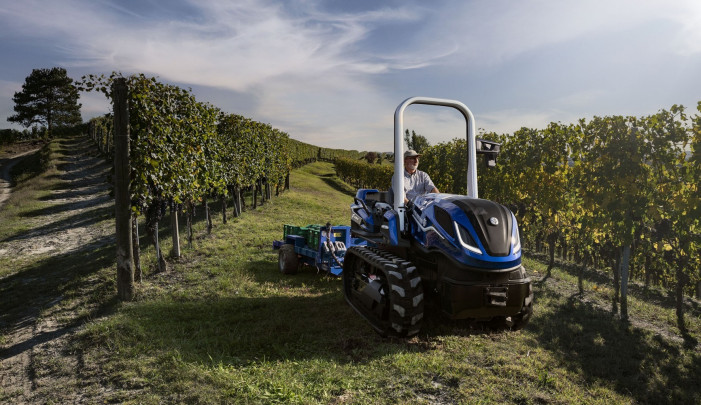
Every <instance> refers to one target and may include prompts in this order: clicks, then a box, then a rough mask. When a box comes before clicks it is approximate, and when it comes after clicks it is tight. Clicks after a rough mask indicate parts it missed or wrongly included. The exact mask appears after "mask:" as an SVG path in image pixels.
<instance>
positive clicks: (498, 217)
mask: <svg viewBox="0 0 701 405" xmlns="http://www.w3.org/2000/svg"><path fill="white" fill-rule="evenodd" d="M451 202H452V203H453V204H455V205H457V206H458V207H459V208H460V209H461V210H462V211H463V212H464V213H465V214H466V215H467V217H468V218H469V219H470V223H471V224H472V226H473V227H474V228H475V231H476V232H477V236H479V238H480V240H481V241H482V244H483V245H484V247H485V249H486V250H487V254H489V255H490V256H508V255H509V252H510V251H511V230H512V227H513V223H512V222H513V221H512V218H511V211H509V209H508V208H506V207H504V206H503V205H501V204H498V203H495V202H493V201H489V200H482V199H478V198H469V197H459V198H456V199H453V200H451Z"/></svg>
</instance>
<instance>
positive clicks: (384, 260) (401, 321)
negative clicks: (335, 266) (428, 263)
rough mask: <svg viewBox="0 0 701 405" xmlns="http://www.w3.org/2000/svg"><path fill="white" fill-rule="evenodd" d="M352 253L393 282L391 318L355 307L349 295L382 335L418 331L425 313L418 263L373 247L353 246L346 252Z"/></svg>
mask: <svg viewBox="0 0 701 405" xmlns="http://www.w3.org/2000/svg"><path fill="white" fill-rule="evenodd" d="M349 253H350V254H351V255H355V256H357V259H356V260H363V261H365V262H367V263H370V264H371V265H372V266H373V267H374V268H375V269H380V270H381V271H382V273H384V276H385V278H386V279H387V281H388V283H389V286H390V306H391V308H390V311H389V319H387V320H380V319H369V318H368V316H372V314H368V313H367V311H366V310H365V309H364V308H358V307H356V306H355V305H354V304H353V303H352V302H350V298H349V296H348V295H346V299H347V301H348V302H349V304H351V306H352V307H353V308H354V309H355V310H356V311H357V312H358V313H360V314H361V315H363V316H364V317H365V318H366V319H367V320H368V321H369V322H370V323H371V324H372V325H373V327H374V328H375V329H376V330H377V331H378V332H379V333H380V334H381V335H383V336H396V337H409V336H413V335H415V334H417V333H419V330H420V329H421V323H422V320H423V316H424V293H423V286H422V285H421V277H420V276H419V272H418V270H417V269H416V266H414V265H413V264H412V263H411V262H410V261H408V260H404V259H402V258H400V257H398V256H395V255H393V254H391V253H388V252H386V251H383V250H381V249H378V248H374V247H359V246H354V247H352V248H350V249H349V250H348V252H347V253H346V260H347V259H348V254H349ZM373 317H374V316H373Z"/></svg>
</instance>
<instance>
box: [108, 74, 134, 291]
mask: <svg viewBox="0 0 701 405" xmlns="http://www.w3.org/2000/svg"><path fill="white" fill-rule="evenodd" d="M127 91H128V90H127V83H126V80H125V79H124V78H119V79H116V80H115V81H114V84H113V85H112V98H113V102H114V208H115V225H116V226H115V228H116V230H115V232H116V240H117V295H118V296H119V299H121V300H122V301H129V300H131V299H132V298H133V297H134V256H133V250H132V239H131V238H132V234H131V226H132V223H131V198H130V195H129V194H130V193H129V171H130V167H129V108H128V105H127Z"/></svg>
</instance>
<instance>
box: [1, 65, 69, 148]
mask: <svg viewBox="0 0 701 405" xmlns="http://www.w3.org/2000/svg"><path fill="white" fill-rule="evenodd" d="M79 97H80V96H79V94H78V89H77V88H76V87H75V86H74V85H73V79H71V78H70V77H68V75H67V74H66V69H63V68H59V67H54V68H51V69H34V70H32V73H31V74H30V75H29V76H27V78H26V79H25V82H24V84H23V85H22V90H21V91H19V92H17V93H15V95H14V97H13V98H12V100H13V101H14V102H15V107H14V110H15V113H16V114H15V115H13V116H10V117H9V118H7V120H8V121H10V122H17V123H20V124H21V125H23V126H25V127H30V126H32V125H34V124H39V125H43V126H46V127H47V129H48V133H49V135H50V134H51V133H52V130H53V129H54V128H55V127H62V126H70V125H75V124H79V123H80V122H82V118H81V116H80V107H81V105H80V104H78V98H79Z"/></svg>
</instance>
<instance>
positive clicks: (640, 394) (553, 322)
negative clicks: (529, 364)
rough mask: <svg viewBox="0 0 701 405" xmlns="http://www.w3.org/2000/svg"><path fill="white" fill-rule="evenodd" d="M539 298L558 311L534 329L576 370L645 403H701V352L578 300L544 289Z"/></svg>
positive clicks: (541, 318)
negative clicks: (685, 347)
mask: <svg viewBox="0 0 701 405" xmlns="http://www.w3.org/2000/svg"><path fill="white" fill-rule="evenodd" d="M539 296H540V300H549V301H552V302H553V304H552V305H554V308H555V311H554V312H552V313H549V314H547V315H545V316H542V315H541V316H536V318H535V319H534V322H531V324H530V325H529V326H528V329H529V330H530V331H531V332H533V333H535V334H536V335H537V338H538V340H539V341H540V343H541V344H542V346H543V347H545V348H546V349H548V350H549V351H551V352H552V353H555V354H556V355H558V356H559V357H561V360H562V364H564V365H565V366H566V367H567V368H568V369H570V371H572V372H574V373H577V374H582V375H583V376H584V377H585V378H586V379H587V380H588V382H590V383H594V382H596V383H601V384H604V385H612V386H613V387H615V389H616V390H617V391H618V392H620V393H621V394H622V395H625V396H631V397H632V398H634V399H635V401H636V402H639V403H655V404H659V403H699V399H700V398H701V385H699V380H698V378H699V375H701V355H700V354H699V353H698V352H695V351H694V350H685V349H683V348H682V347H681V344H674V343H672V342H669V341H667V340H666V339H664V338H662V337H660V336H659V335H652V334H651V333H648V332H645V331H643V330H641V329H637V328H634V327H631V326H630V325H628V324H626V323H622V322H620V321H619V320H617V319H616V318H614V317H612V316H611V314H610V313H609V312H607V311H605V310H602V309H598V308H596V307H594V306H593V305H591V303H584V302H582V301H580V300H579V299H578V296H576V295H574V296H572V297H564V296H563V295H562V294H560V293H559V292H556V291H553V290H547V289H542V290H541V291H540V293H539ZM536 305H537V304H536Z"/></svg>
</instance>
